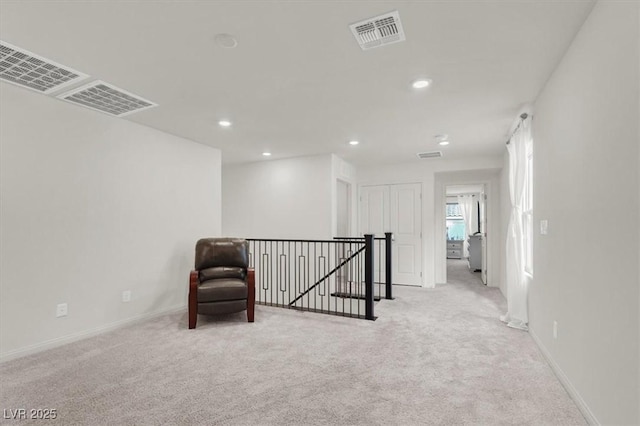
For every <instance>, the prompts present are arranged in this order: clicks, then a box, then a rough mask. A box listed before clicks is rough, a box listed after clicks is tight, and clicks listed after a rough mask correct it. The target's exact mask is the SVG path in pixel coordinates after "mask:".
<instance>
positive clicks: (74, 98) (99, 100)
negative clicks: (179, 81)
mask: <svg viewBox="0 0 640 426" xmlns="http://www.w3.org/2000/svg"><path fill="white" fill-rule="evenodd" d="M58 98H59V99H62V100H64V101H67V102H71V103H74V104H77V105H81V106H84V107H86V108H90V109H94V110H96V111H100V112H104V113H106V114H109V115H113V116H115V117H124V116H125V115H129V114H133V113H136V112H140V111H142V110H145V109H148V108H153V107H155V106H158V104H156V103H154V102H151V101H149V100H147V99H144V98H142V97H140V96H138V95H134V94H133V93H130V92H127V91H126V90H123V89H120V88H118V87H116V86H114V85H112V84H109V83H105V82H104V81H100V80H96V81H93V82H91V83H89V84H85V85H84V86H81V87H78V88H76V89H73V90H71V91H69V92H66V93H63V94H61V95H59V96H58Z"/></svg>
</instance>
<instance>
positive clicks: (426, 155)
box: [416, 151, 442, 159]
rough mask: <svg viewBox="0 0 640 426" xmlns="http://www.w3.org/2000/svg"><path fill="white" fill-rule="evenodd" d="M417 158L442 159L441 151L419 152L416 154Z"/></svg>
mask: <svg viewBox="0 0 640 426" xmlns="http://www.w3.org/2000/svg"><path fill="white" fill-rule="evenodd" d="M416 155H417V156H418V158H422V159H424V158H439V157H442V151H429V152H419V153H418V154H416Z"/></svg>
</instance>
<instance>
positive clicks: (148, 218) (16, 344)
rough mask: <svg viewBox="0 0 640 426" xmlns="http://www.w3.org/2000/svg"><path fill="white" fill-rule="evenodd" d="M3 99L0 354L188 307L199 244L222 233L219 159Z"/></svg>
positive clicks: (145, 133) (27, 101)
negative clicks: (128, 295) (125, 295)
mask: <svg viewBox="0 0 640 426" xmlns="http://www.w3.org/2000/svg"><path fill="white" fill-rule="evenodd" d="M0 94H1V96H0V102H1V103H0V106H1V109H2V114H1V116H0V117H1V118H0V129H1V130H0V132H1V133H0V144H1V145H0V146H1V154H2V155H1V172H0V173H1V175H0V176H1V179H0V180H1V185H0V195H1V198H2V204H1V207H0V209H1V213H0V215H1V252H2V255H1V256H0V257H1V273H0V293H1V297H0V312H1V313H0V319H1V321H0V347H1V348H0V350H1V352H0V354H1V355H0V356H1V357H2V358H3V359H9V358H12V357H15V356H19V355H23V354H26V353H29V352H32V351H36V350H40V349H44V348H47V347H51V346H54V345H56V344H60V343H64V342H67V341H70V340H73V339H76V338H78V337H79V336H82V335H87V334H91V333H93V332H96V331H97V330H99V329H104V328H109V327H110V326H113V325H114V324H118V323H123V322H127V321H128V320H131V319H132V318H139V317H141V316H145V315H150V314H154V313H159V312H163V311H167V310H170V309H175V308H177V307H181V306H184V305H185V304H186V293H187V276H188V273H189V270H190V268H191V267H192V263H193V256H194V246H195V241H196V240H197V239H198V238H199V237H203V236H215V235H218V234H219V233H220V153H219V151H218V150H216V149H212V148H208V147H205V146H203V145H198V144H196V143H193V142H190V141H187V140H184V139H181V138H178V137H175V136H171V135H168V134H164V133H161V132H158V131H155V130H152V129H150V128H147V127H143V126H140V125H137V124H134V123H131V122H128V121H126V120H122V119H117V118H112V117H109V116H107V115H105V114H102V113H99V112H95V111H91V110H88V109H83V108H80V107H77V106H74V105H71V104H67V103H65V102H62V101H58V100H56V99H54V98H51V97H47V96H44V95H41V94H38V93H32V92H30V91H27V90H24V89H21V88H17V87H14V86H10V85H7V84H4V83H3V84H0ZM123 290H131V291H132V300H131V302H129V303H122V301H121V294H122V291H123ZM62 302H66V303H68V316H67V317H63V318H55V312H56V305H57V304H58V303H62ZM176 326H177V324H176Z"/></svg>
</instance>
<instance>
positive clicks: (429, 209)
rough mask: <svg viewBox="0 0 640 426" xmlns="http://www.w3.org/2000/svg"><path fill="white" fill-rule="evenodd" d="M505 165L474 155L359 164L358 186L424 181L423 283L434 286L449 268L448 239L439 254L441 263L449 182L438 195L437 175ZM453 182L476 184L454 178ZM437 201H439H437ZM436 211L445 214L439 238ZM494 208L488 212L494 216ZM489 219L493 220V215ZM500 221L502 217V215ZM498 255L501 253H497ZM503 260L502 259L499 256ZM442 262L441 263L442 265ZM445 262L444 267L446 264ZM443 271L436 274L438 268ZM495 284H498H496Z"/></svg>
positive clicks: (496, 167)
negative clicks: (446, 187) (447, 263)
mask: <svg viewBox="0 0 640 426" xmlns="http://www.w3.org/2000/svg"><path fill="white" fill-rule="evenodd" d="M501 167H502V158H501V157H496V158H474V159H469V160H447V159H444V158H442V159H432V160H416V161H414V162H411V163H403V164H393V165H387V166H374V167H358V176H357V181H358V186H359V187H360V186H363V185H383V184H398V183H421V184H422V235H423V251H422V253H423V255H422V257H423V285H424V286H426V287H433V286H434V285H435V284H436V283H440V282H444V281H438V279H440V280H443V279H444V278H443V275H442V272H441V270H442V269H443V268H445V271H446V259H445V258H446V248H445V247H446V245H444V244H446V241H445V240H443V243H442V244H443V246H442V247H441V250H440V252H441V253H439V254H440V255H441V256H442V259H441V261H440V262H436V257H437V255H436V241H437V240H438V241H439V240H440V239H444V238H446V236H445V224H444V209H445V207H444V204H445V203H444V200H445V193H444V186H443V185H445V184H446V183H448V182H443V183H441V184H440V190H439V191H440V192H439V194H438V198H436V179H435V175H436V173H439V172H448V171H464V170H483V169H499V168H501ZM450 183H452V184H453V183H457V184H461V183H465V184H466V183H475V182H473V181H471V182H461V181H453V182H450ZM436 200H437V201H436ZM436 210H441V215H442V217H443V219H442V223H441V224H440V225H441V226H442V232H441V233H440V234H438V235H441V237H442V238H436V232H437V231H436V217H435V215H436ZM491 211H494V212H496V210H494V209H491V210H489V211H488V214H489V215H491V214H492V213H491ZM489 220H491V219H490V218H489ZM497 220H500V219H499V218H498V219H497ZM496 258H497V256H496ZM496 261H499V259H496ZM438 263H439V264H440V265H439V264H438ZM443 265H444V266H443ZM437 268H438V269H439V270H440V272H439V273H438V275H437V276H436V269H437ZM492 285H497V284H496V283H492Z"/></svg>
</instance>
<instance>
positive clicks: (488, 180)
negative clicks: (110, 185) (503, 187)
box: [434, 169, 501, 287]
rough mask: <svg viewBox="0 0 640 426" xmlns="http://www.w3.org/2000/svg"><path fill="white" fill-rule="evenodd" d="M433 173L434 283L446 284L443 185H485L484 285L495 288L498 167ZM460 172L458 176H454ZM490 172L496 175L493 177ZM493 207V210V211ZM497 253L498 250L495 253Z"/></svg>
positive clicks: (498, 195)
mask: <svg viewBox="0 0 640 426" xmlns="http://www.w3.org/2000/svg"><path fill="white" fill-rule="evenodd" d="M439 174H440V173H436V174H435V177H434V181H435V182H434V186H435V187H434V190H435V193H434V207H435V212H434V219H435V233H436V236H438V235H439V236H440V237H436V239H435V253H434V255H435V268H436V271H435V282H436V284H445V283H446V282H447V255H446V247H447V235H446V231H447V227H446V214H445V209H446V207H445V206H446V203H447V194H446V188H447V186H450V185H484V189H485V195H486V200H485V215H486V223H485V226H486V229H485V233H486V236H485V239H486V262H487V286H489V287H497V286H499V280H500V268H501V264H500V262H499V261H498V260H499V259H498V258H494V250H495V247H497V244H498V243H499V241H501V236H500V235H501V231H500V226H501V225H500V216H499V215H500V188H499V184H500V183H499V170H494V169H484V170H482V169H481V170H473V171H460V172H444V173H441V174H440V176H438V175H439ZM456 174H459V175H460V177H458V176H456ZM470 175H476V176H477V178H474V176H470ZM492 175H495V177H494V176H492ZM494 210H495V211H494ZM495 255H496V256H498V257H499V256H500V253H499V252H496V253H495Z"/></svg>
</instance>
